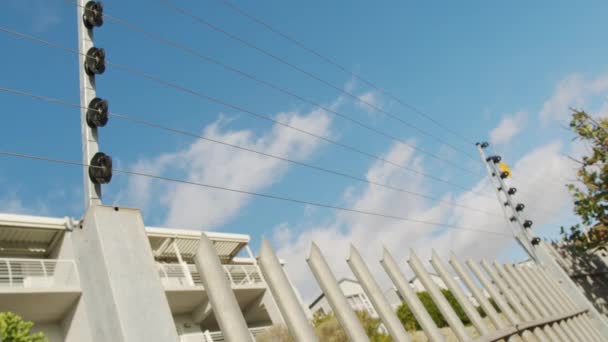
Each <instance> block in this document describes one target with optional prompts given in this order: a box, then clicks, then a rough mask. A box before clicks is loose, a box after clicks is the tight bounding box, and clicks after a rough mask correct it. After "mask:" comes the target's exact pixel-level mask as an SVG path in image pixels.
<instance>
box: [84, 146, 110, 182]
mask: <svg viewBox="0 0 608 342" xmlns="http://www.w3.org/2000/svg"><path fill="white" fill-rule="evenodd" d="M89 178H90V179H91V182H93V183H95V184H107V183H109V182H110V180H111V179H112V157H110V156H108V155H106V154H105V153H103V152H97V153H95V155H94V156H93V158H91V162H90V164H89Z"/></svg>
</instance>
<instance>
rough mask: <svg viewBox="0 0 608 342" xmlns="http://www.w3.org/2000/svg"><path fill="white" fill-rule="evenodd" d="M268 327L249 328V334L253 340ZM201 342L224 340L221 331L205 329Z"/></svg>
mask: <svg viewBox="0 0 608 342" xmlns="http://www.w3.org/2000/svg"><path fill="white" fill-rule="evenodd" d="M268 328H270V327H260V328H249V334H250V335H251V337H253V339H254V340H255V339H256V338H257V337H258V335H260V334H262V333H263V332H264V331H265V330H266V329H268ZM203 337H204V339H203V342H224V341H225V340H224V334H222V332H221V331H213V332H211V331H209V330H207V331H205V332H204V333H203Z"/></svg>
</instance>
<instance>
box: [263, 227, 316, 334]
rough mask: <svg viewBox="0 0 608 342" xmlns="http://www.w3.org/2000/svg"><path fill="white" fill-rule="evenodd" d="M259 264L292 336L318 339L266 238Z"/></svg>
mask: <svg viewBox="0 0 608 342" xmlns="http://www.w3.org/2000/svg"><path fill="white" fill-rule="evenodd" d="M258 266H259V267H260V270H261V271H262V275H263V276H264V279H265V280H266V283H267V284H268V288H270V291H271V292H272V295H273V297H274V299H275V302H276V303H277V306H278V307H279V310H280V311H281V314H282V315H283V319H284V320H285V323H286V324H287V328H289V331H290V332H291V334H292V336H293V337H294V338H295V339H296V340H297V341H311V342H314V341H317V336H316V335H315V332H314V330H313V329H312V326H311V325H310V323H309V322H308V319H307V318H306V315H305V314H304V311H303V309H302V306H301V305H300V302H299V301H298V297H297V296H296V293H295V292H294V289H293V288H292V287H291V285H290V283H289V280H288V279H287V276H286V275H285V272H284V271H283V267H282V266H281V263H280V261H279V259H278V258H277V256H276V254H275V253H274V251H273V250H272V247H271V246H270V243H269V242H268V241H267V240H266V239H262V246H261V248H260V256H259V257H258Z"/></svg>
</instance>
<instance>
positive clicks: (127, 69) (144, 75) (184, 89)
mask: <svg viewBox="0 0 608 342" xmlns="http://www.w3.org/2000/svg"><path fill="white" fill-rule="evenodd" d="M0 32H4V33H8V34H10V35H13V36H16V37H19V38H23V39H27V40H30V41H33V42H37V43H41V44H43V45H46V46H49V47H53V48H57V49H60V50H64V51H66V52H70V53H72V54H76V55H83V56H85V57H86V54H81V53H80V52H78V51H77V50H75V49H72V48H69V47H66V46H63V45H60V44H57V43H53V42H50V41H47V40H45V39H42V38H39V37H35V36H32V35H29V34H25V33H22V32H19V31H15V30H11V29H7V28H5V27H2V26H0ZM105 63H106V65H108V66H112V67H115V68H117V69H120V70H123V71H125V72H127V73H130V74H133V75H136V76H139V77H142V78H145V79H148V80H151V81H154V82H157V83H159V84H163V85H165V86H167V87H170V88H173V89H175V90H178V91H181V92H184V93H187V94H190V95H193V96H196V97H199V98H202V99H204V100H206V101H209V102H213V103H217V104H220V105H222V106H224V107H227V108H230V109H233V110H236V111H239V112H242V113H245V114H248V115H251V116H253V117H256V118H258V119H261V120H265V121H269V122H272V123H274V124H277V125H280V126H282V127H285V128H289V129H292V130H295V131H297V132H300V133H302V134H305V135H308V136H311V137H313V138H316V139H319V140H321V141H324V142H327V143H330V144H332V145H335V146H339V147H341V148H343V149H346V150H349V151H351V152H354V153H357V154H360V155H363V156H366V157H368V158H371V159H374V160H377V161H380V162H383V163H386V164H389V165H392V166H394V167H397V168H400V169H402V170H405V171H409V172H412V173H415V174H417V175H420V176H423V177H427V178H429V179H433V180H435V181H438V182H442V183H445V184H448V185H451V186H454V187H457V188H460V189H462V190H465V191H471V190H470V188H468V187H466V186H463V185H460V184H457V183H453V182H451V181H448V180H445V179H442V178H439V177H436V176H432V175H429V174H427V173H424V172H421V171H418V170H416V169H413V168H410V167H407V166H405V165H402V164H400V163H396V162H393V161H390V160H388V159H386V158H384V157H381V156H378V155H375V154H372V153H369V152H366V151H363V150H361V149H359V148H356V147H353V146H351V145H347V144H344V143H341V142H339V141H336V140H334V139H331V138H328V137H325V136H322V135H319V134H316V133H313V132H310V131H307V130H304V129H300V128H298V127H296V126H293V125H289V124H286V123H284V122H282V121H278V120H276V119H274V118H272V117H269V116H266V115H263V114H259V113H257V112H254V111H251V110H248V109H246V108H243V107H241V106H238V105H235V104H232V103H230V102H227V101H224V100H221V99H217V98H215V97H212V96H208V95H206V94H203V93H201V92H198V91H195V90H192V89H190V88H187V87H184V86H181V85H178V84H175V83H172V82H170V81H167V80H164V79H162V78H159V77H156V76H153V75H150V74H148V73H146V72H143V71H141V70H138V69H135V68H132V67H129V66H125V65H122V64H118V63H113V62H110V61H109V60H107V59H106V61H105ZM474 193H475V194H476V195H479V196H483V197H486V198H491V197H489V196H487V195H486V194H484V193H481V192H474Z"/></svg>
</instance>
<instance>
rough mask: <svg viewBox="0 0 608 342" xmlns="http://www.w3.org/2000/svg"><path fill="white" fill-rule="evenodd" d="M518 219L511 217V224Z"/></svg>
mask: <svg viewBox="0 0 608 342" xmlns="http://www.w3.org/2000/svg"><path fill="white" fill-rule="evenodd" d="M516 220H517V219H516V218H515V216H511V218H509V221H511V222H515V221H516Z"/></svg>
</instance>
